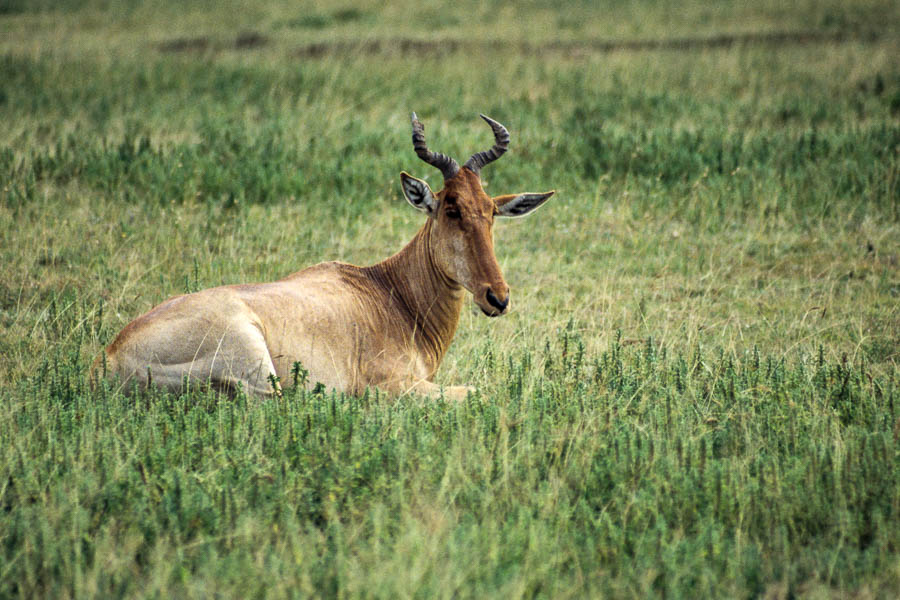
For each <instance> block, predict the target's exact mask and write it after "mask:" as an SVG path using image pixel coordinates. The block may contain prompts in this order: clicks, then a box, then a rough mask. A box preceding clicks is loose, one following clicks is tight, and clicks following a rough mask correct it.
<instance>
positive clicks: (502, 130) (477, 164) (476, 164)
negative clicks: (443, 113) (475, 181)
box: [463, 115, 509, 175]
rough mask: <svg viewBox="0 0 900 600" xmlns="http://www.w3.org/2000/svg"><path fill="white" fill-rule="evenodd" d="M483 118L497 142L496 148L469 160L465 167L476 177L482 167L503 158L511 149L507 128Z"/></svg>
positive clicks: (482, 116) (477, 154) (490, 119)
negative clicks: (509, 148) (508, 149)
mask: <svg viewBox="0 0 900 600" xmlns="http://www.w3.org/2000/svg"><path fill="white" fill-rule="evenodd" d="M481 118H482V119H484V120H485V121H487V124H488V125H490V126H491V129H493V130H494V139H495V140H496V142H495V143H494V147H493V148H491V149H490V150H486V151H485V152H476V153H475V154H473V155H472V158H470V159H469V160H467V161H466V164H464V165H463V166H464V167H466V168H468V169H469V170H471V171H474V172H475V174H476V175H477V174H478V173H479V171H481V167H483V166H484V165H486V164H488V163H492V162H494V161H495V160H497V159H498V158H500V157H501V156H503V153H504V152H506V149H507V148H508V147H509V131H507V130H506V127H504V126H503V125H501V124H500V123H498V122H497V121H495V120H493V119H492V118H490V117H486V116H484V115H481Z"/></svg>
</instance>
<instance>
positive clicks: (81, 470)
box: [0, 0, 900, 598]
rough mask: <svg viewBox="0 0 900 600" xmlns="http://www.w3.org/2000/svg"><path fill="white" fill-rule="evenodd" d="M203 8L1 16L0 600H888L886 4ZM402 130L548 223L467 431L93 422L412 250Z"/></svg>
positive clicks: (359, 407) (454, 422)
mask: <svg viewBox="0 0 900 600" xmlns="http://www.w3.org/2000/svg"><path fill="white" fill-rule="evenodd" d="M187 4H188V5H187V6H182V5H181V4H174V3H167V2H162V1H150V0H147V1H134V2H124V1H123V2H113V1H109V2H96V1H92V0H85V1H81V2H76V1H73V2H66V3H40V2H35V3H25V2H17V1H15V0H12V1H7V2H5V3H4V2H0V122H2V123H3V126H2V127H0V223H2V224H3V226H2V227H0V356H2V357H3V358H2V360H0V442H2V444H0V448H2V449H0V597H3V598H5V597H35V596H46V597H110V596H114V597H209V596H213V595H220V596H223V597H255V596H269V597H286V596H290V597H311V596H312V597H316V596H328V597H332V596H342V597H361V596H374V597H454V596H456V597H529V598H530V597H548V598H561V597H616V598H618V597H641V598H645V597H679V598H680V597H692V596H700V597H711V598H721V597H747V598H751V597H768V598H789V597H811V598H830V597H857V598H893V597H896V596H897V595H898V594H900V535H898V533H897V532H898V531H900V476H898V467H900V464H898V463H900V447H898V436H900V433H898V432H900V414H898V413H900V409H898V407H897V406H896V405H897V402H898V400H900V397H898V361H900V189H898V165H900V154H898V152H900V67H898V64H897V61H896V60H895V58H894V57H895V56H897V55H898V54H900V52H898V51H900V43H898V40H900V37H898V31H897V24H898V23H900V15H898V14H897V10H898V9H897V7H896V6H895V5H894V3H889V2H880V1H877V0H873V1H870V2H864V3H854V4H853V5H852V8H851V7H850V5H845V3H840V2H810V3H798V4H794V5H792V7H790V8H784V6H783V3H775V2H758V3H751V4H747V3H737V2H734V3H731V2H722V3H717V4H715V5H709V4H708V3H696V4H694V3H687V4H685V5H684V6H680V7H677V9H676V7H675V6H674V5H670V4H669V3H665V2H654V1H650V0H648V1H646V2H638V3H610V5H609V6H607V7H603V8H598V7H596V6H595V4H594V3H589V2H584V3H575V4H574V5H573V6H571V7H565V8H563V7H560V6H557V5H553V4H550V3H543V2H530V3H516V4H510V3H490V2H488V3H465V2H462V3H460V2H457V3H450V4H447V5H444V4H440V3H421V2H416V3H412V2H408V3H392V5H391V7H389V8H381V6H380V4H378V3H369V2H364V1H363V0H357V1H354V2H347V3H345V4H341V5H331V4H328V3H304V4H301V5H297V4H294V3H287V2H267V3H258V4H254V3H251V4H250V6H246V3H241V4H240V7H238V5H237V3H234V4H227V5H225V6H222V5H221V3H209V2H193V3H187ZM785 32H788V33H790V32H795V33H802V34H803V35H798V36H795V37H787V38H778V37H777V36H776V37H766V35H769V34H779V33H785ZM717 36H738V38H739V39H738V38H735V39H738V41H735V42H734V43H731V44H725V45H704V44H706V42H704V41H703V40H709V39H713V38H716V37H717ZM740 36H743V37H740ZM688 38H690V39H693V40H696V41H697V43H696V44H693V45H687V46H685V45H679V44H670V45H661V46H660V47H659V48H658V49H655V50H654V49H648V46H647V44H646V42H647V41H648V40H649V41H653V40H658V41H660V40H661V41H665V40H670V41H671V40H684V39H688ZM242 40H243V41H242ZM434 40H438V41H441V42H442V44H437V45H435V44H434V43H433V42H434ZM741 40H742V41H741ZM414 42H415V43H414ZM633 42H640V43H641V44H644V45H640V44H637V45H632V46H629V45H628V44H629V43H633ZM607 44H609V45H611V46H612V47H613V49H611V50H609V51H607V50H605V48H608V46H607ZM617 44H618V46H617ZM641 48H643V49H641ZM412 110H415V111H417V112H418V114H419V116H420V117H421V118H422V120H423V122H424V123H425V125H426V128H427V131H428V136H429V144H430V145H431V146H432V147H433V148H434V149H436V150H439V151H442V152H446V153H450V154H452V155H453V156H455V157H456V158H458V159H463V160H464V159H465V158H466V157H467V156H468V155H469V154H471V153H472V152H473V151H475V150H478V149H483V148H484V147H487V146H488V145H489V144H490V135H489V131H488V130H487V128H486V127H485V126H484V124H483V122H481V121H480V119H478V118H477V114H478V113H479V112H484V113H486V114H488V115H491V116H493V117H495V118H497V119H499V120H500V121H502V122H503V123H504V124H506V125H507V126H508V127H509V129H510V131H511V134H512V147H511V150H510V152H509V153H508V155H506V156H504V158H503V159H502V160H501V161H498V162H497V163H496V164H494V165H491V166H490V167H489V168H488V169H485V172H484V176H485V179H486V180H487V183H488V185H489V188H488V189H489V191H490V192H491V193H495V194H500V193H506V192H513V191H543V190H547V189H554V188H555V189H557V190H558V195H557V196H556V197H554V199H553V200H552V201H551V202H550V203H549V204H548V205H547V206H546V207H544V208H542V209H541V210H540V211H539V212H538V213H537V214H535V215H534V216H532V217H529V218H528V219H527V220H522V221H510V222H508V223H501V224H498V226H497V228H496V238H497V239H496V245H497V254H498V258H499V259H500V262H501V266H502V268H503V270H504V273H505V275H506V278H507V280H508V281H509V283H510V285H511V286H512V298H513V300H512V302H513V304H512V311H511V313H510V314H509V315H507V316H505V317H504V318H502V319H485V318H483V317H480V316H479V315H477V314H475V311H469V310H465V311H464V314H463V318H462V322H461V325H460V329H459V332H458V334H457V338H456V340H455V341H454V344H453V346H452V347H451V349H450V353H449V355H448V357H447V359H446V360H445V362H444V364H443V365H442V367H441V369H440V371H439V373H438V382H439V383H444V384H448V385H450V384H472V385H475V386H476V387H478V389H479V392H478V394H476V395H475V396H474V397H472V398H470V399H469V401H468V402H466V403H463V404H459V405H453V404H448V403H444V402H434V403H429V402H425V401H422V400H420V399H415V398H403V399H401V400H399V401H389V400H387V399H385V398H382V397H380V396H376V395H369V396H366V397H364V398H344V397H335V396H332V395H329V394H327V393H326V394H298V393H290V394H288V395H287V396H286V397H285V398H284V399H283V400H270V401H266V402H256V401H252V400H247V399H245V398H238V399H237V400H236V401H231V400H228V399H226V398H219V397H217V396H214V395H208V394H204V393H202V392H199V391H194V392H191V393H187V394H184V395H181V396H176V395H165V394H160V393H155V392H151V393H148V394H146V395H143V396H140V397H138V398H136V399H125V398H123V397H121V396H119V395H118V394H116V393H113V392H111V391H110V390H108V389H106V388H103V389H99V390H95V391H90V390H89V389H87V386H86V382H85V371H86V367H87V365H88V364H89V362H90V361H91V360H92V358H93V357H94V356H95V355H96V353H97V352H98V351H99V349H100V348H101V347H102V346H103V345H105V344H107V343H109V341H111V339H112V338H113V337H114V335H115V334H116V333H117V332H118V331H119V330H120V329H121V328H122V327H123V326H124V325H125V324H127V323H128V322H129V321H130V320H131V319H132V318H134V317H135V316H137V315H138V314H140V313H142V312H143V311H145V310H147V309H149V308H150V307H152V306H153V305H155V304H157V303H159V302H160V301H162V300H164V299H165V298H167V297H169V296H171V295H174V294H178V293H183V292H185V291H193V290H197V289H201V288H204V287H208V286H213V285H219V284H224V283H236V282H249V281H263V280H272V279H276V278H279V277H282V276H284V275H286V274H288V273H290V272H292V271H295V270H298V269H300V268H302V267H304V266H307V265H309V264H313V263H315V262H319V261H321V260H329V259H340V260H346V261H349V262H354V263H357V264H371V263H373V262H375V261H377V260H380V259H382V258H384V257H386V256H388V255H389V254H391V253H392V252H394V251H396V250H397V249H399V248H400V247H401V246H402V245H403V244H404V243H405V242H406V241H407V240H408V239H410V238H411V237H412V235H413V234H414V232H415V231H416V229H417V228H418V227H419V226H421V222H422V221H421V215H420V214H419V213H416V212H415V211H413V210H410V209H409V207H408V206H407V205H406V203H405V201H404V200H403V199H402V197H401V194H400V191H399V182H398V174H399V172H400V171H401V170H408V171H410V172H411V173H413V174H415V175H417V176H420V177H422V176H427V178H428V179H429V180H430V181H431V182H432V184H437V183H438V182H439V179H438V177H439V175H438V174H437V172H436V171H434V170H433V169H430V168H429V167H427V166H426V165H425V164H424V163H421V162H420V161H418V160H417V159H416V158H415V155H414V153H413V152H412V147H411V144H410V138H409V135H410V134H409V121H408V118H409V112H410V111H412Z"/></svg>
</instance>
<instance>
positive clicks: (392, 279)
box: [366, 219, 464, 373]
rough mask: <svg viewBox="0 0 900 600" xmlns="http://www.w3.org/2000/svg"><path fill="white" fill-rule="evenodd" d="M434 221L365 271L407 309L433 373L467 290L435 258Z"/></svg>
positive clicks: (408, 321) (412, 334)
mask: <svg viewBox="0 0 900 600" xmlns="http://www.w3.org/2000/svg"><path fill="white" fill-rule="evenodd" d="M433 223H434V222H433V221H432V220H431V219H428V221H427V222H426V223H425V225H424V226H423V227H422V229H420V230H419V232H418V233H417V234H416V235H415V237H413V239H412V241H410V242H409V244H407V245H406V246H405V247H404V248H403V249H402V250H401V251H400V252H398V253H397V254H395V255H393V256H391V257H390V258H388V259H387V260H384V261H383V262H380V263H378V264H376V265H373V266H371V267H368V269H366V271H367V272H368V273H369V276H370V277H372V278H373V280H375V281H376V282H377V283H378V284H379V285H381V286H382V287H384V289H385V290H386V292H387V293H388V294H389V295H390V297H391V303H392V304H394V305H395V306H397V307H398V308H399V310H401V311H402V312H403V313H404V316H405V317H406V319H405V321H406V325H407V326H408V327H409V331H408V333H409V336H410V339H412V341H413V343H414V344H415V346H416V347H417V349H418V350H419V351H420V352H421V353H422V355H423V358H424V359H425V362H426V364H427V365H428V368H429V369H430V371H431V372H432V373H433V372H434V371H435V370H436V369H437V367H438V365H439V364H440V363H441V360H442V359H443V358H444V354H445V353H446V352H447V349H448V348H449V347H450V342H451V341H453V335H454V334H455V333H456V327H457V325H458V324H459V314H460V311H461V310H462V305H463V299H464V290H463V287H462V286H461V285H460V284H459V283H458V282H456V281H453V280H451V279H450V278H448V277H447V276H446V275H445V274H444V273H443V272H442V271H441V270H440V269H439V268H438V266H437V264H436V262H435V260H434V245H433V243H432V235H433Z"/></svg>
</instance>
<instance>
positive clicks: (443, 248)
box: [400, 113, 554, 317]
mask: <svg viewBox="0 0 900 600" xmlns="http://www.w3.org/2000/svg"><path fill="white" fill-rule="evenodd" d="M481 118H482V119H484V120H485V121H487V123H488V125H490V126H491V129H493V130H494V139H495V143H494V145H493V147H492V148H491V149H490V150H487V151H484V152H476V153H475V154H473V155H472V157H471V158H469V160H467V161H466V163H465V164H464V165H463V166H462V168H460V166H459V164H457V162H456V161H455V160H453V159H452V158H450V157H449V156H447V155H445V154H441V153H438V152H431V151H429V150H428V146H427V145H426V144H425V128H424V127H423V126H422V124H421V123H420V122H419V119H418V118H417V117H416V113H413V114H412V131H413V135H412V139H413V147H414V148H415V150H416V154H417V155H418V156H419V158H421V159H422V160H424V161H425V162H427V163H428V164H430V165H432V166H433V167H437V168H438V169H440V171H441V173H442V174H443V175H444V188H443V189H442V190H441V191H440V192H438V193H437V194H434V193H433V192H432V191H431V188H430V187H429V186H428V184H427V183H425V182H424V181H422V180H421V179H416V178H415V177H413V176H411V175H409V174H408V173H406V172H403V173H401V174H400V179H401V181H402V183H403V193H404V195H405V196H406V199H407V200H409V203H410V204H412V205H413V206H414V207H416V208H418V209H419V210H421V211H422V212H424V213H425V214H427V215H428V217H429V218H431V219H432V220H433V221H434V223H433V226H432V232H433V233H432V239H431V248H432V255H433V258H434V261H435V263H436V266H437V268H438V269H440V270H441V272H442V273H443V275H444V276H445V277H447V278H448V279H450V280H452V281H456V282H458V283H459V284H460V285H462V286H463V287H464V288H465V289H467V290H469V291H470V292H471V293H472V295H473V296H474V298H475V303H476V304H478V307H479V308H481V310H482V312H484V314H486V315H488V316H490V317H496V316H499V315H502V314H504V313H505V312H506V311H507V310H508V309H509V286H508V285H506V281H505V280H504V279H503V273H502V272H501V271H500V265H499V264H497V257H496V256H495V255H494V237H493V227H494V217H498V216H499V217H522V216H525V215H527V214H528V213H530V212H532V211H533V210H534V209H536V208H537V207H538V206H540V205H541V204H543V203H544V202H546V201H547V200H548V199H549V198H550V196H552V195H553V193H554V192H546V193H543V194H531V193H525V194H507V195H503V196H495V197H493V198H491V197H490V196H488V195H487V194H486V193H485V191H484V188H483V187H482V185H481V176H480V172H481V168H482V167H484V166H485V165H487V164H488V163H491V162H493V161H495V160H497V159H498V158H500V156H502V155H503V153H504V152H506V149H507V148H508V146H509V132H508V131H507V130H506V127H504V126H503V125H501V124H500V123H498V122H497V121H494V120H493V119H490V118H488V117H486V116H484V115H481Z"/></svg>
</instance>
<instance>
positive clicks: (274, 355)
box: [94, 113, 553, 398]
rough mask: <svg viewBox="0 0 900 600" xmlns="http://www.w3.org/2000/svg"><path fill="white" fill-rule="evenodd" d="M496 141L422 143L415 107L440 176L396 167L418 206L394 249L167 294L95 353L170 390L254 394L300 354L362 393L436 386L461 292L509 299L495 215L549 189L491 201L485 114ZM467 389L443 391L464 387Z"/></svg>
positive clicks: (423, 154)
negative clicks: (448, 145)
mask: <svg viewBox="0 0 900 600" xmlns="http://www.w3.org/2000/svg"><path fill="white" fill-rule="evenodd" d="M482 118H484V120H485V121H487V123H488V124H489V125H490V126H491V129H492V130H493V132H494V140H495V143H494V145H493V146H492V147H491V148H490V149H489V150H487V151H484V152H477V153H475V154H474V155H472V157H471V158H469V160H468V161H466V163H465V164H463V166H462V167H460V166H459V164H458V163H457V162H456V161H455V160H453V159H452V158H450V157H448V156H446V155H444V154H440V153H435V152H431V151H430V150H428V146H427V145H426V143H425V133H424V128H423V126H422V124H421V123H420V122H419V120H418V118H417V117H416V115H415V113H413V115H412V131H413V136H412V137H413V148H414V149H415V151H416V154H417V155H418V156H419V158H421V159H422V160H424V161H425V162H427V163H428V164H430V165H432V166H434V167H436V168H438V169H439V170H440V171H441V173H442V174H443V178H444V186H443V188H442V189H441V191H439V192H438V193H436V194H435V193H434V192H433V191H432V190H431V188H430V187H429V186H428V184H427V183H425V182H424V181H422V180H421V179H416V178H415V177H413V176H411V175H409V174H407V173H405V172H404V173H401V174H400V180H401V184H402V188H403V193H404V195H405V196H406V199H407V200H408V201H409V203H410V204H411V205H413V206H414V207H415V208H417V209H419V210H420V211H422V212H424V213H425V214H426V215H427V218H426V220H425V224H424V225H423V226H422V228H421V229H420V230H419V231H418V233H416V235H415V236H414V237H413V239H412V240H411V241H410V242H409V243H408V244H407V245H406V246H405V247H404V248H403V249H402V250H400V251H399V252H398V253H396V254H394V255H393V256H391V257H390V258H387V259H386V260H384V261H382V262H380V263H377V264H374V265H372V266H369V267H357V266H353V265H349V264H345V263H339V262H328V263H321V264H318V265H315V266H312V267H309V268H307V269H304V270H302V271H298V272H297V273H294V274H292V275H289V276H288V277H285V278H284V279H281V280H279V281H274V282H270V283H258V284H250V285H228V286H222V287H217V288H212V289H207V290H203V291H200V292H196V293H193V294H187V295H184V296H177V297H175V298H171V299H169V300H166V301H165V302H163V303H162V304H160V305H159V306H157V307H155V308H153V309H152V310H150V311H149V312H147V313H146V314H144V315H142V316H140V317H138V318H136V319H135V320H134V321H132V322H131V323H130V324H128V325H127V326H126V327H125V328H124V329H123V330H122V331H121V333H119V335H118V336H117V337H116V339H115V340H113V342H112V343H111V344H110V345H109V346H108V347H107V348H106V350H105V352H104V353H103V354H102V355H101V356H100V358H98V360H97V361H95V365H94V370H95V372H97V371H100V370H102V369H105V372H106V375H107V376H113V377H117V378H118V380H119V382H120V384H121V385H123V386H125V387H126V388H128V389H130V388H131V387H133V386H134V385H137V386H139V387H146V386H148V385H151V384H155V385H158V386H161V387H163V388H167V389H172V390H178V389H180V388H181V387H182V386H183V385H184V382H185V381H194V382H198V383H200V384H203V385H207V384H208V385H211V386H213V387H215V388H217V389H221V390H228V391H235V390H237V389H238V388H243V389H244V390H245V391H247V392H248V393H251V394H255V395H267V394H271V393H279V391H280V389H279V388H278V387H277V386H273V384H272V381H274V379H273V377H272V376H273V375H274V376H276V377H277V378H279V379H280V380H281V381H289V380H290V373H291V369H292V366H293V365H294V364H295V363H297V362H299V363H301V364H302V365H303V367H304V368H305V369H307V370H308V371H309V377H308V385H310V386H311V385H314V384H316V383H321V384H324V385H325V386H326V388H333V389H336V390H338V391H341V392H347V393H350V394H359V393H361V392H362V391H363V390H365V389H366V388H370V387H377V388H380V389H382V390H384V391H386V392H388V393H390V394H393V395H399V394H404V393H407V392H416V393H424V394H427V395H432V396H435V395H438V394H440V393H441V388H439V387H438V386H437V385H435V384H434V383H433V382H432V380H433V378H434V374H435V372H436V371H437V368H438V366H439V365H440V363H441V360H442V359H443V357H444V354H445V353H446V352H447V349H448V347H449V346H450V342H451V341H452V340H453V336H454V334H455V333H456V328H457V325H458V323H459V315H460V311H461V309H462V305H463V301H464V296H465V292H466V291H468V292H469V293H471V294H472V296H473V297H474V300H475V303H476V304H477V305H478V307H479V308H480V309H481V310H482V312H484V314H486V315H488V316H491V317H495V316H499V315H502V314H504V313H506V312H507V311H508V310H509V301H510V295H509V286H508V285H507V284H506V281H505V280H504V279H503V273H502V272H501V271H500V265H499V264H498V263H497V258H496V256H495V255H494V241H493V233H492V232H493V224H494V219H495V217H498V216H500V217H517V216H522V215H525V214H528V213H530V212H531V211H533V210H534V209H536V208H537V207H538V206H540V205H541V204H543V203H544V202H546V201H547V199H548V198H550V196H551V195H552V194H553V192H546V193H542V194H537V193H525V194H510V195H504V196H498V197H494V198H491V197H490V196H488V195H487V194H486V193H485V191H484V188H483V186H482V183H481V177H480V172H481V169H482V167H484V166H485V165H487V164H488V163H490V162H493V161H495V160H497V159H498V158H499V157H500V156H501V155H503V153H505V152H506V149H507V147H508V145H509V133H508V132H507V130H506V128H505V127H504V126H503V125H501V124H500V123H498V122H496V121H494V120H493V119H489V118H488V117H485V116H484V115H482ZM470 389H471V388H469V387H468V386H451V387H448V388H445V389H444V390H443V393H445V394H447V395H448V396H452V397H457V398H459V397H465V395H466V393H467V392H468V391H469V390H470Z"/></svg>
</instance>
